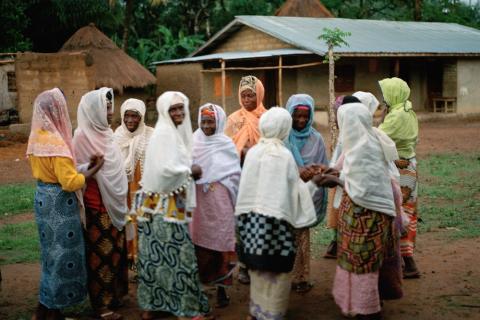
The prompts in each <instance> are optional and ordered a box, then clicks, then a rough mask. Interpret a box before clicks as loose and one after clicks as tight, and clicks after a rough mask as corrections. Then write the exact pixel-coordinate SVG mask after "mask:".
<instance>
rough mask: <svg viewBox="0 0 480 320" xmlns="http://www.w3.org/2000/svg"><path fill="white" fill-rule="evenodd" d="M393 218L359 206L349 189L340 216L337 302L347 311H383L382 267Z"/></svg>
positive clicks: (335, 294) (349, 312)
mask: <svg viewBox="0 0 480 320" xmlns="http://www.w3.org/2000/svg"><path fill="white" fill-rule="evenodd" d="M392 222H393V218H392V217H389V216H387V215H385V214H382V213H380V212H376V211H372V210H368V209H366V208H363V207H361V206H357V205H356V204H355V203H353V201H352V200H351V199H350V197H348V195H347V194H346V193H344V196H343V198H342V203H341V205H340V208H339V217H338V225H337V231H338V239H337V243H338V246H337V248H338V249H337V250H338V251H337V270H336V273H335V279H334V284H333V296H334V298H335V302H336V303H337V305H338V306H339V307H340V308H341V310H342V313H344V314H363V315H366V314H372V313H376V312H379V311H380V295H379V289H378V281H379V270H380V268H381V266H382V263H383V261H384V258H385V252H386V250H387V247H388V246H387V243H388V239H389V236H390V235H391V228H392Z"/></svg>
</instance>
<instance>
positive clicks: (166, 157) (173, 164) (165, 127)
mask: <svg viewBox="0 0 480 320" xmlns="http://www.w3.org/2000/svg"><path fill="white" fill-rule="evenodd" d="M188 102H189V101H188V98H187V97H186V96H185V95H184V94H183V93H181V92H177V91H167V92H164V93H163V94H162V95H161V96H160V97H158V99H157V111H158V120H157V123H156V125H155V129H154V131H153V134H152V136H151V138H150V142H149V144H148V147H147V152H146V154H145V168H144V172H143V177H142V186H143V190H144V191H145V192H154V193H160V194H162V195H168V194H171V193H172V192H175V191H181V190H183V189H186V190H187V210H188V211H190V210H192V209H193V208H195V186H194V184H193V183H190V182H191V177H190V174H191V166H192V124H191V122H190V113H189V109H188ZM177 103H183V106H184V107H183V108H184V112H185V119H184V120H183V122H182V124H181V125H179V126H178V127H176V126H175V124H174V123H173V120H172V119H171V117H170V114H169V113H168V110H169V109H170V107H171V106H172V105H174V104H177Z"/></svg>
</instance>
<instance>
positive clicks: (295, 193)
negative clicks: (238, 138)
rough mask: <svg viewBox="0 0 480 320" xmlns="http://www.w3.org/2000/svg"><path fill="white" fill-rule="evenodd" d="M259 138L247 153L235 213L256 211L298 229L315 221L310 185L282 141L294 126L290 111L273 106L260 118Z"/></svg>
mask: <svg viewBox="0 0 480 320" xmlns="http://www.w3.org/2000/svg"><path fill="white" fill-rule="evenodd" d="M259 127H260V128H259V129H260V135H261V138H260V141H259V143H258V144H257V145H255V146H254V147H252V148H251V149H250V150H249V151H248V153H247V156H246V159H245V163H244V165H243V170H242V177H241V179H240V190H239V193H238V200H237V206H236V208H235V215H241V214H244V213H250V212H255V213H259V214H263V215H265V216H270V217H274V218H276V219H280V220H285V221H287V222H288V223H290V224H291V225H292V226H293V227H295V228H301V227H306V226H309V225H311V224H313V223H315V220H316V214H315V208H314V206H313V201H312V197H311V195H310V193H309V190H308V187H307V185H306V184H305V183H304V182H303V181H302V180H301V179H300V177H299V174H298V169H297V164H296V162H295V160H294V159H293V156H292V153H291V152H290V150H288V149H287V148H286V147H285V145H284V143H283V140H284V139H285V138H286V137H287V136H288V134H289V132H290V129H291V127H292V117H291V116H290V113H289V112H288V111H287V110H285V109H283V108H278V107H273V108H270V110H268V111H267V112H265V113H264V114H263V115H262V117H261V118H260V124H259Z"/></svg>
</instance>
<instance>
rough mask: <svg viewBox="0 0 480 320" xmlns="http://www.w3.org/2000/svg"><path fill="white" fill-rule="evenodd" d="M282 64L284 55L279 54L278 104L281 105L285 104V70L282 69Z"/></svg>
mask: <svg viewBox="0 0 480 320" xmlns="http://www.w3.org/2000/svg"><path fill="white" fill-rule="evenodd" d="M282 66H283V59H282V56H279V57H278V105H279V106H280V107H282V106H283V86H282V83H283V80H282V76H283V70H282Z"/></svg>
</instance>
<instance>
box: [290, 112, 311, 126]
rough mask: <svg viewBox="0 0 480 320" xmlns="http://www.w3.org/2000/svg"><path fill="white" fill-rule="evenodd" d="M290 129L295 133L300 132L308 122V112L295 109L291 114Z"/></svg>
mask: <svg viewBox="0 0 480 320" xmlns="http://www.w3.org/2000/svg"><path fill="white" fill-rule="evenodd" d="M292 120H293V122H292V127H293V129H295V130H297V131H302V130H303V129H305V127H306V126H307V123H308V121H309V120H310V110H305V109H295V111H293V114H292Z"/></svg>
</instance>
